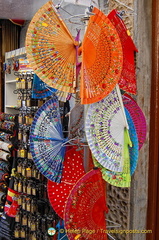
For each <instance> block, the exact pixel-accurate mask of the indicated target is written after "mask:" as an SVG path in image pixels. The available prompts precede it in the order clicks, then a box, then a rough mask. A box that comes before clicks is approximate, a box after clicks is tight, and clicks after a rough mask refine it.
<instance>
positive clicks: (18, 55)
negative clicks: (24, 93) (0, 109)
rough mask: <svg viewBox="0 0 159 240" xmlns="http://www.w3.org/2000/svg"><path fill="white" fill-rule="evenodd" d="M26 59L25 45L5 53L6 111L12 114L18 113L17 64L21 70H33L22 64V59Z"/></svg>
mask: <svg viewBox="0 0 159 240" xmlns="http://www.w3.org/2000/svg"><path fill="white" fill-rule="evenodd" d="M24 59H26V51H25V47H22V48H19V49H16V50H13V51H10V52H6V53H5V63H4V70H5V85H4V90H5V91H4V92H5V101H4V112H5V113H10V114H17V113H18V105H17V100H18V95H17V94H14V91H15V89H16V83H17V76H16V75H15V73H16V66H15V65H16V64H18V65H19V71H21V70H22V69H23V68H25V69H23V70H25V71H32V69H30V68H29V67H27V66H26V64H25V67H24V64H22V60H24Z"/></svg>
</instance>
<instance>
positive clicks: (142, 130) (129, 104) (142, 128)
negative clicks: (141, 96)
mask: <svg viewBox="0 0 159 240" xmlns="http://www.w3.org/2000/svg"><path fill="white" fill-rule="evenodd" d="M122 98H123V103H124V107H125V108H126V109H127V110H128V111H129V113H130V115H131V117H132V119H133V122H134V125H135V129H136V132H137V136H138V141H139V150H140V149H141V147H142V145H143V143H144V142H145V140H146V119H145V116H144V113H143V112H142V110H141V108H140V107H139V105H138V104H137V102H136V101H135V100H134V99H133V98H132V97H131V96H130V95H128V94H126V93H125V94H124V95H123V96H122Z"/></svg>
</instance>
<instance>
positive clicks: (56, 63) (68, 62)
mask: <svg viewBox="0 0 159 240" xmlns="http://www.w3.org/2000/svg"><path fill="white" fill-rule="evenodd" d="M76 46H78V42H77V41H75V40H74V39H73V37H72V35H71V33H70V32H69V30H68V28H67V26H66V25H65V23H64V21H63V20H62V18H61V16H60V14H59V12H58V10H57V9H56V8H55V6H54V5H53V2H52V1H48V2H47V3H46V4H44V5H43V6H42V7H41V8H40V9H39V10H38V11H37V13H36V14H35V15H34V17H33V19H32V20H31V23H30V25H29V27H28V31H27V36H26V52H27V58H28V60H29V64H30V65H31V67H32V68H33V70H34V72H35V73H36V74H37V75H38V77H39V78H40V79H41V80H42V81H44V82H45V83H46V84H48V85H49V86H50V87H53V88H55V89H58V90H60V91H63V92H70V93H74V92H75V87H76Z"/></svg>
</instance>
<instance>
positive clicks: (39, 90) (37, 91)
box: [31, 74, 57, 99]
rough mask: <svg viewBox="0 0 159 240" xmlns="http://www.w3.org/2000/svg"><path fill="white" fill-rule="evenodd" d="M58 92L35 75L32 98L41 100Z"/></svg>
mask: <svg viewBox="0 0 159 240" xmlns="http://www.w3.org/2000/svg"><path fill="white" fill-rule="evenodd" d="M56 91H57V90H56V89H54V88H51V87H49V86H48V85H47V84H46V83H44V82H43V81H42V80H41V79H40V78H39V77H38V76H37V75H36V74H34V78H33V87H32V95H31V97H32V98H35V99H41V98H46V97H50V96H51V95H52V94H53V93H55V92H56Z"/></svg>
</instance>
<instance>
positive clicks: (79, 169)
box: [47, 146, 85, 219]
mask: <svg viewBox="0 0 159 240" xmlns="http://www.w3.org/2000/svg"><path fill="white" fill-rule="evenodd" d="M84 174H85V172H84V168H83V158H82V155H81V152H80V151H77V147H75V146H74V147H73V148H72V149H70V150H68V151H66V154H65V160H64V163H63V172H62V179H61V182H60V183H55V182H52V181H48V184H47V189H48V190H47V192H48V197H49V200H50V203H51V205H52V207H53V209H54V210H55V211H56V213H57V214H58V215H59V216H60V217H61V218H62V219H63V218H64V216H63V214H64V208H65V205H66V200H67V198H68V196H69V194H70V192H71V189H72V188H73V187H74V185H75V184H76V182H77V181H78V180H79V179H80V178H81V177H82V176H83V175H84Z"/></svg>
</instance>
